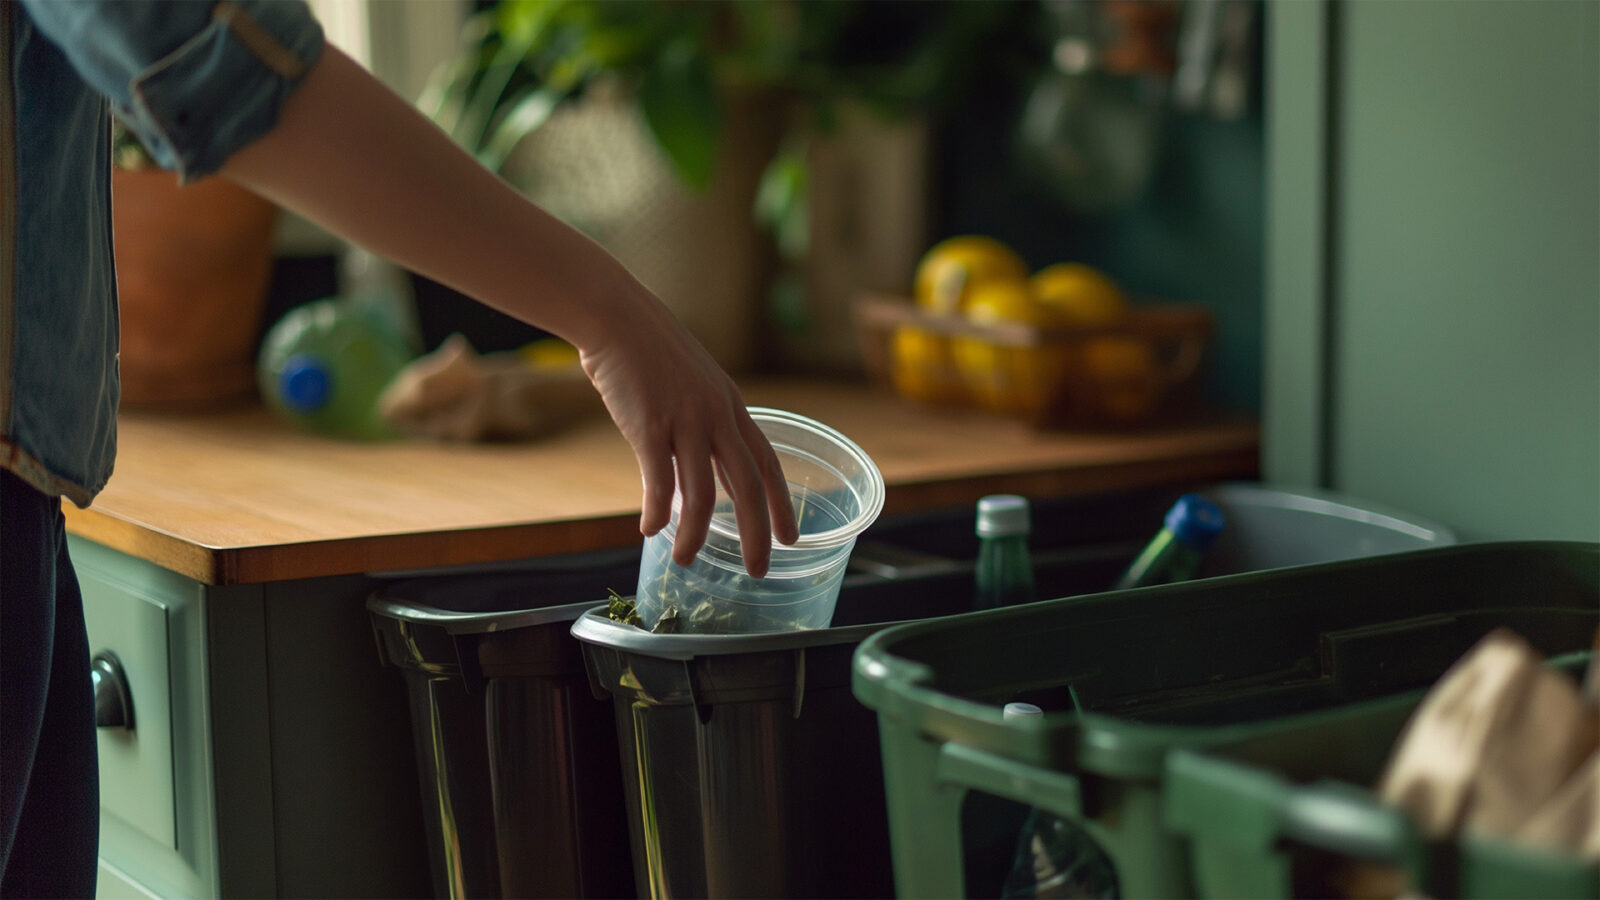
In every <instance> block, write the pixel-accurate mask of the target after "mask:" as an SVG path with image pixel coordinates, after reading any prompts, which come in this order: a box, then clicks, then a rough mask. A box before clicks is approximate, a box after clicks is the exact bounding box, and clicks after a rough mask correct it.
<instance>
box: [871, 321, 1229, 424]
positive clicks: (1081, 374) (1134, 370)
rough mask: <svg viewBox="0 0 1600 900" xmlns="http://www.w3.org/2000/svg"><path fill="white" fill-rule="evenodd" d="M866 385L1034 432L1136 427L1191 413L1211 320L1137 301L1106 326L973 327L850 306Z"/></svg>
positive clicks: (1018, 324) (962, 322) (974, 325)
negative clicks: (1017, 422) (1025, 425)
mask: <svg viewBox="0 0 1600 900" xmlns="http://www.w3.org/2000/svg"><path fill="white" fill-rule="evenodd" d="M856 322H857V326H858V329H859V336H860V338H861V347H862V356H863V359H864V360H865V362H866V368H867V373H868V375H869V377H870V378H871V379H872V380H873V381H874V382H875V383H877V384H879V385H881V386H883V387H884V388H886V389H889V390H892V391H894V392H895V393H897V394H898V395H900V396H901V397H904V398H905V399H907V400H911V401H915V402H919V403H925V404H932V405H942V406H958V407H968V408H972V407H976V408H980V409H987V410H989V411H991V412H995V413H999V414H1002V415H1006V416H1011V417H1015V418H1019V419H1023V420H1026V421H1028V422H1029V423H1031V424H1033V425H1034V426H1036V427H1039V428H1080V427H1113V428H1126V427H1130V426H1145V425H1150V424H1152V423H1158V422H1164V421H1169V420H1171V419H1174V418H1178V417H1181V416H1182V415H1184V414H1186V413H1187V412H1189V411H1190V410H1192V408H1193V407H1194V406H1195V404H1196V402H1197V400H1198V396H1199V390H1198V386H1199V380H1200V377H1199V376H1200V372H1201V369H1202V365H1203V363H1204V361H1205V359H1206V357H1207V355H1208V353H1209V350H1210V346H1211V340H1212V334H1213V331H1214V323H1213V320H1212V316H1211V313H1210V311H1209V310H1207V309H1204V308H1202V307H1198V306H1192V305H1181V304H1155V303H1138V304H1135V305H1134V306H1133V307H1132V308H1131V309H1130V310H1129V312H1128V314H1127V315H1125V316H1124V317H1122V318H1121V319H1119V320H1118V321H1116V322H1114V323H1110V324H1106V325H1096V326H1070V325H1061V326H1053V327H1049V328H1038V327H1034V326H1030V325H1026V324H1023V323H1018V322H1007V323H1000V324H996V325H979V324H976V323H973V322H970V321H967V320H966V319H964V318H962V317H960V316H950V315H935V314H932V313H928V312H926V311H924V310H921V309H919V308H918V307H917V306H915V305H914V304H913V303H912V302H911V300H910V299H908V298H905V297H896V296H886V295H878V294H873V295H867V296H864V297H862V298H861V299H860V300H859V301H858V302H857V304H856Z"/></svg>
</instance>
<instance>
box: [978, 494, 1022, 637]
mask: <svg viewBox="0 0 1600 900" xmlns="http://www.w3.org/2000/svg"><path fill="white" fill-rule="evenodd" d="M1028 519H1029V511H1028V501H1027V498H1025V497H1018V496H1016V495H1015V494H994V495H991V496H988V497H984V498H982V499H981V500H979V501H978V522H977V533H978V563H977V568H976V570H975V572H974V577H975V580H976V582H977V596H976V599H975V602H974V604H973V605H974V606H975V607H976V608H978V609H994V608H996V607H1000V606H1012V605H1014V604H1017V603H1029V602H1032V601H1033V599H1034V594H1033V562H1032V560H1031V559H1030V557H1029V555H1028V531H1029V521H1028Z"/></svg>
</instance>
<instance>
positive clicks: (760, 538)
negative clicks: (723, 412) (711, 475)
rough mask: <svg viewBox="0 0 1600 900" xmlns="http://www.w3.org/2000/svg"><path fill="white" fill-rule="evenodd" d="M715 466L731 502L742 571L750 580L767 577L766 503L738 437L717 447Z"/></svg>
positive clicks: (755, 470) (768, 534)
mask: <svg viewBox="0 0 1600 900" xmlns="http://www.w3.org/2000/svg"><path fill="white" fill-rule="evenodd" d="M717 463H718V470H719V472H720V473H721V475H722V476H723V487H725V488H726V489H727V491H728V496H729V497H731V498H732V499H733V515H734V519H735V520H736V521H737V522H738V523H739V550H740V553H741V555H742V556H743V557H744V569H745V571H746V572H749V573H750V575H751V576H752V577H755V578H761V577H763V576H764V575H766V574H767V566H768V564H769V563H770V562H771V560H772V523H771V522H769V521H768V520H767V508H768V504H767V500H766V496H765V494H766V491H765V490H764V486H763V480H762V477H761V473H760V471H759V470H758V468H757V465H756V461H755V458H754V457H752V456H751V455H750V450H749V448H748V447H746V446H745V442H744V440H743V436H742V435H737V436H733V437H730V438H728V439H726V440H725V441H724V442H723V443H722V444H721V445H719V446H718V447H717Z"/></svg>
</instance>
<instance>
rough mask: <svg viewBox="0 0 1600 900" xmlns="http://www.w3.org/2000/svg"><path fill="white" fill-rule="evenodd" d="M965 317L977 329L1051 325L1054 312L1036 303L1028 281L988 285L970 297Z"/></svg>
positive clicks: (984, 283) (971, 293)
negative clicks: (1004, 324) (1002, 325)
mask: <svg viewBox="0 0 1600 900" xmlns="http://www.w3.org/2000/svg"><path fill="white" fill-rule="evenodd" d="M961 314H962V315H964V316H966V318H967V321H969V322H972V323H973V324H975V325H998V324H1000V323H1001V322H1021V323H1023V324H1025V325H1034V326H1039V325H1047V324H1049V322H1050V319H1051V316H1050V310H1049V309H1048V308H1047V307H1045V306H1044V305H1042V304H1040V303H1039V302H1038V301H1036V300H1035V299H1034V296H1033V292H1032V291H1030V290H1029V289H1028V283H1027V282H1026V281H986V282H983V283H981V284H979V285H977V286H976V287H974V288H973V289H972V290H971V291H970V292H969V293H968V295H967V299H966V303H965V305H963V306H962V308H961Z"/></svg>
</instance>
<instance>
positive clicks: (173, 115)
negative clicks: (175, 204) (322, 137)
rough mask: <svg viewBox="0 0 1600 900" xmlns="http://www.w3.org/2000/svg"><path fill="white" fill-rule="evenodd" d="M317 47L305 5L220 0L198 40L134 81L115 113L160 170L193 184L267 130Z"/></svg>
mask: <svg viewBox="0 0 1600 900" xmlns="http://www.w3.org/2000/svg"><path fill="white" fill-rule="evenodd" d="M322 47H323V34H322V28H321V26H320V25H318V24H317V22H316V20H315V19H314V18H312V17H311V14H310V12H309V10H308V9H307V8H306V7H305V6H304V5H303V4H299V3H282V2H243V0H224V2H222V3H219V4H217V6H216V7H215V8H214V10H213V14H212V17H211V20H210V22H209V23H208V24H207V25H206V26H205V27H204V28H203V29H202V30H201V31H200V32H199V33H198V34H196V35H194V36H193V37H191V38H190V39H188V40H187V41H185V42H184V43H183V44H182V45H181V46H179V47H178V48H177V49H176V50H174V51H172V52H171V53H169V54H167V55H166V56H164V57H162V58H161V59H160V60H159V61H157V62H156V63H155V64H153V65H151V66H150V67H149V68H147V69H145V70H144V71H143V72H140V73H139V75H138V76H137V77H136V78H134V79H133V82H132V84H131V89H132V90H131V100H132V103H131V105H130V107H128V108H120V109H119V112H120V113H121V114H122V115H123V117H124V118H125V119H126V120H127V122H128V125H129V127H131V128H132V129H133V130H134V131H135V132H136V133H137V134H138V135H139V137H140V139H141V140H142V141H143V142H144V144H145V146H146V148H147V149H148V150H149V151H150V153H151V155H152V156H153V157H155V159H156V161H157V162H158V163H160V164H161V165H162V166H163V167H164V168H168V169H173V170H175V171H176V172H177V173H178V177H179V178H180V180H182V181H184V182H190V181H193V180H195V179H197V178H200V177H202V176H205V175H209V174H211V173H213V172H215V171H217V170H218V169H220V168H222V165H223V163H225V162H226V161H227V159H228V157H229V156H232V155H233V153H234V152H235V151H237V150H239V149H241V148H243V147H245V146H247V145H248V144H250V143H251V142H253V141H255V140H256V139H257V138H260V137H261V136H262V135H265V134H266V133H267V132H269V131H271V130H272V128H273V126H274V125H275V124H276V123H277V121H278V113H279V110H280V109H281V107H282V106H283V103H284V101H285V100H286V99H287V98H288V96H289V93H290V91H292V90H293V88H294V85H295V84H296V83H297V82H298V81H299V79H300V78H301V77H302V76H303V75H304V74H305V72H306V71H307V70H309V69H310V67H311V66H312V64H313V63H315V62H316V60H317V57H318V56H319V55H320V54H321V52H322ZM120 106H121V104H119V107H120Z"/></svg>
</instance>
